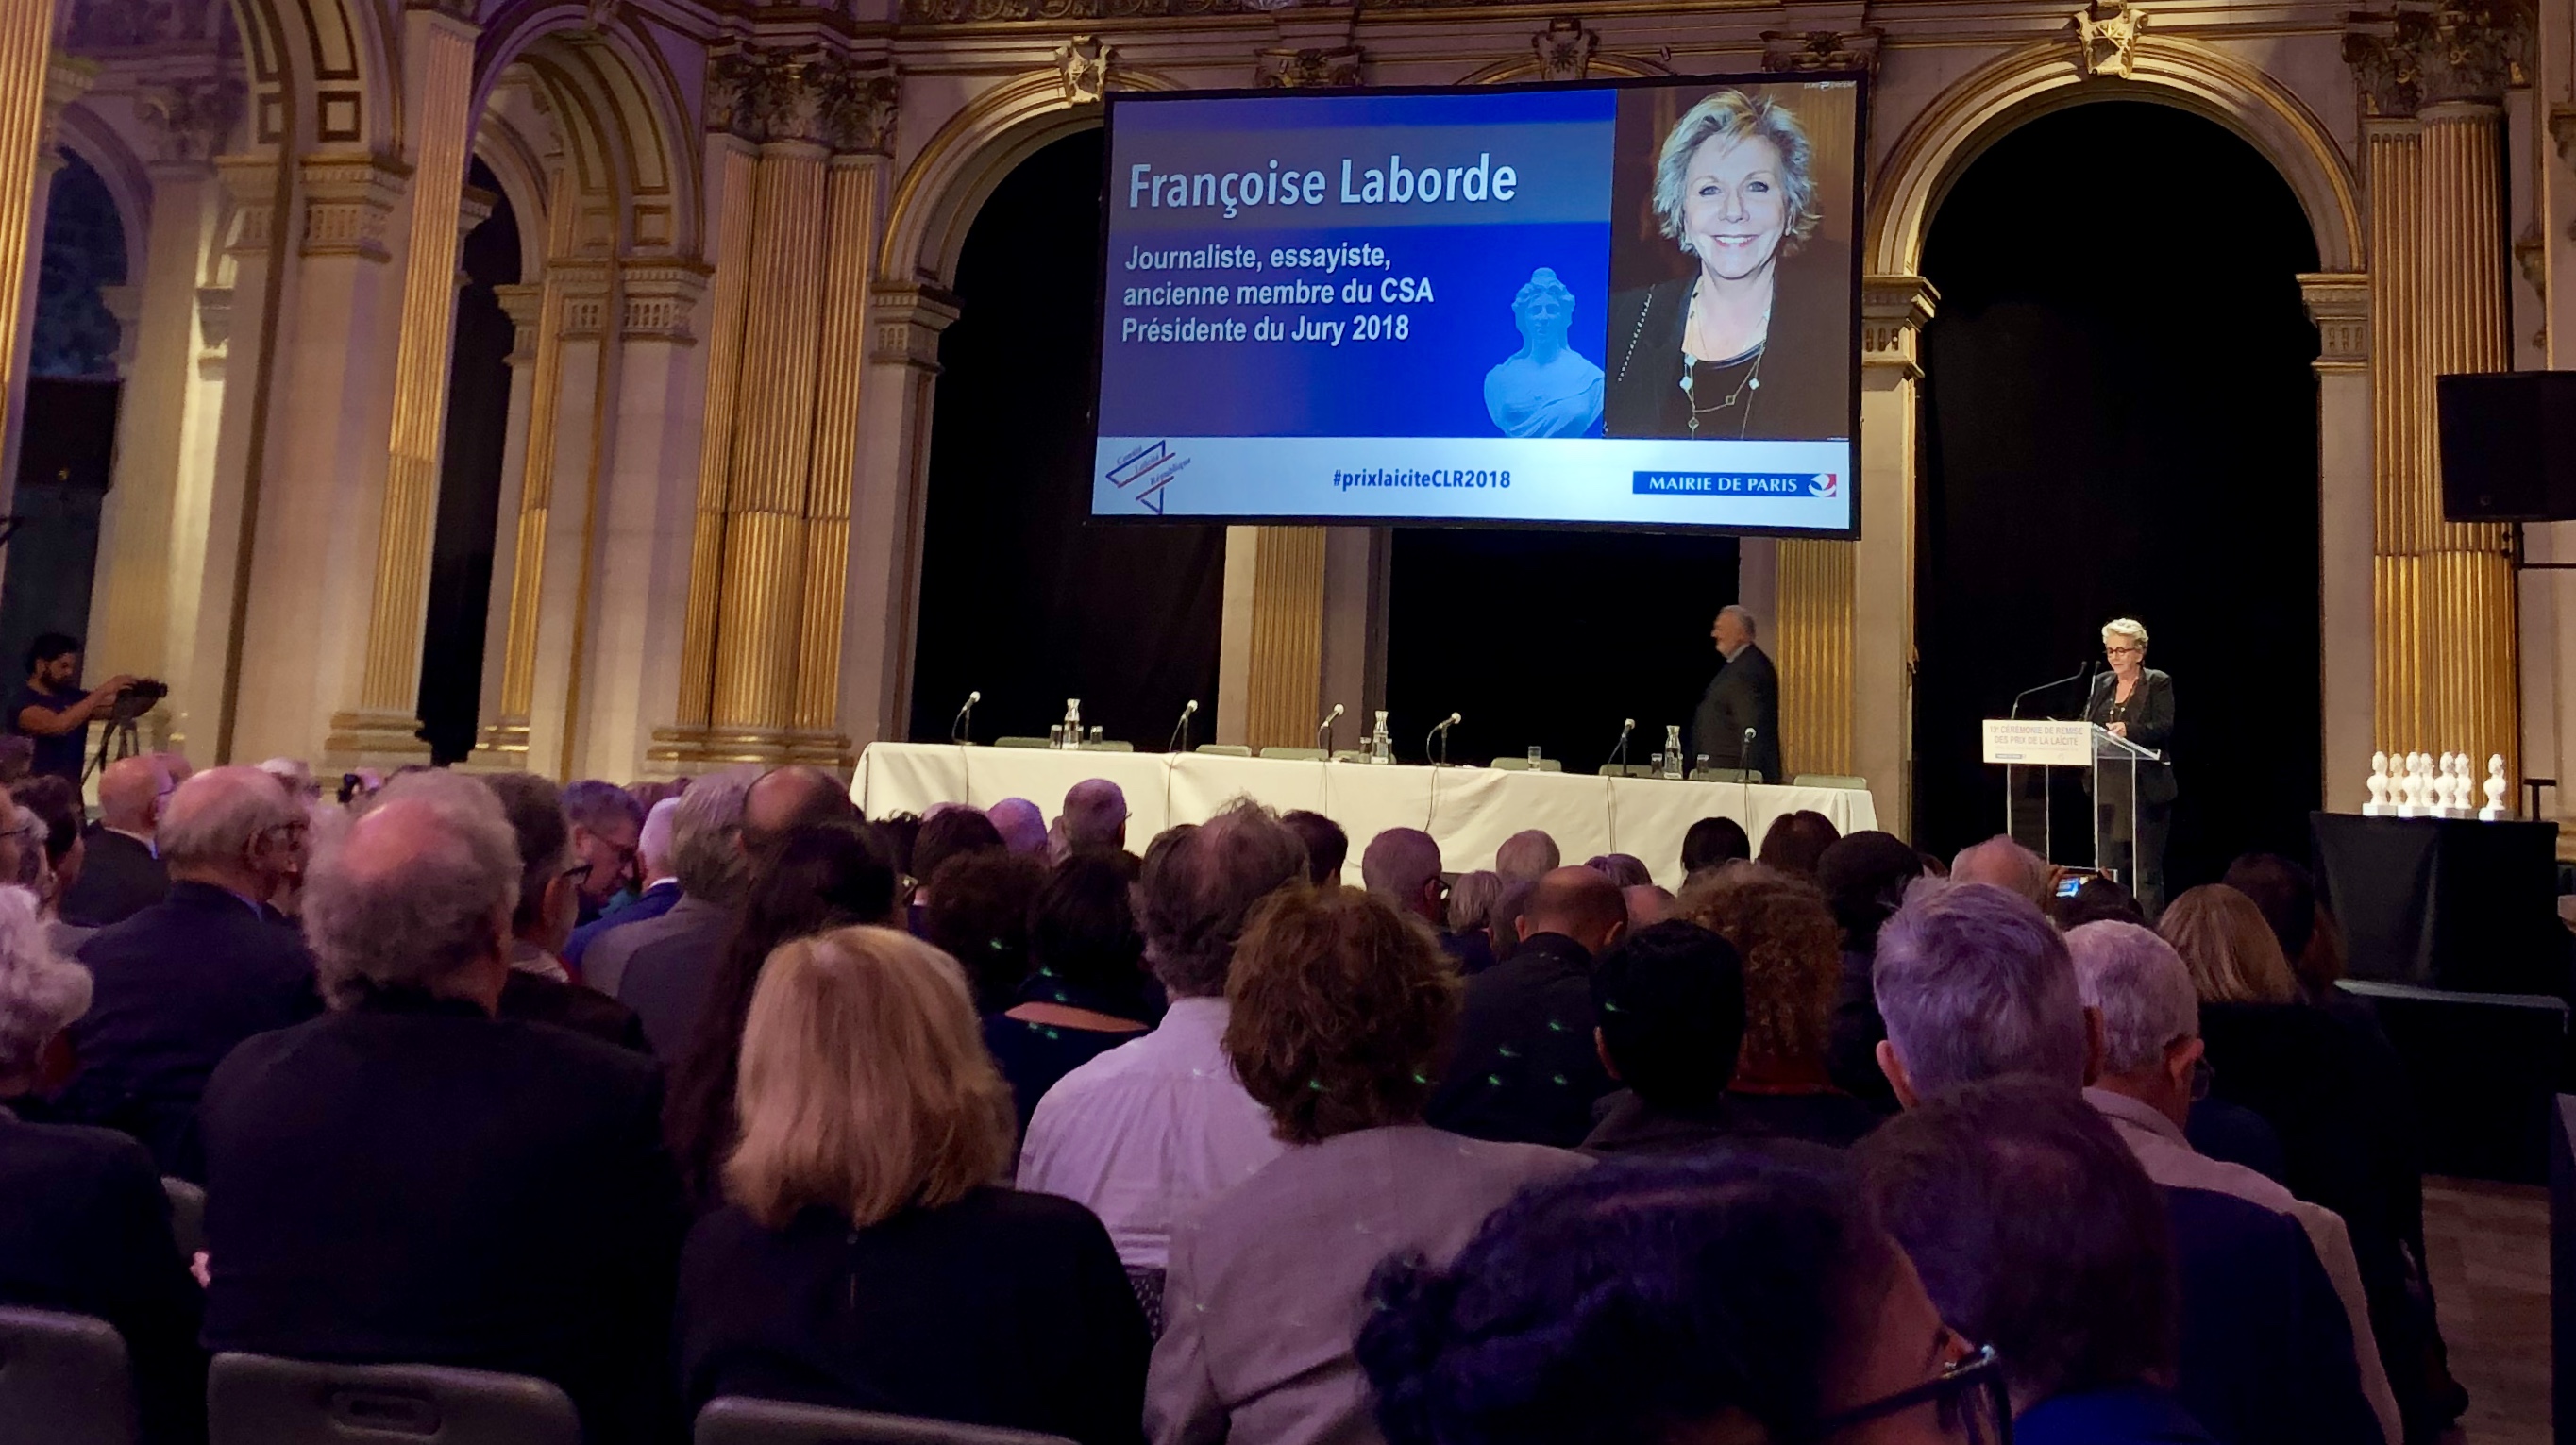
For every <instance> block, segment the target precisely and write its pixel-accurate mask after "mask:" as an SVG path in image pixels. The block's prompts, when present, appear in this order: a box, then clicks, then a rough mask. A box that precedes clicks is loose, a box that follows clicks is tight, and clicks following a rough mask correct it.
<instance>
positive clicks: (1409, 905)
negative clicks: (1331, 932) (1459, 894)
mask: <svg viewBox="0 0 2576 1445" xmlns="http://www.w3.org/2000/svg"><path fill="white" fill-rule="evenodd" d="M1360 878H1361V880H1362V881H1363V882H1364V883H1366V884H1367V886H1368V891H1369V892H1370V893H1372V894H1374V895H1376V896H1377V897H1379V898H1383V899H1385V900H1386V901H1387V903H1388V904H1390V905H1392V906H1393V907H1394V909H1395V911H1396V912H1398V913H1401V914H1403V915H1404V916H1406V917H1407V918H1416V919H1420V920H1421V921H1422V922H1423V923H1424V924H1426V925H1428V926H1429V927H1430V929H1431V930H1432V932H1433V933H1434V934H1435V935H1436V936H1437V937H1438V938H1439V940H1440V950H1441V952H1443V953H1446V954H1448V955H1449V956H1450V957H1451V958H1452V959H1455V960H1456V961H1457V964H1458V969H1459V971H1460V972H1461V973H1467V974H1477V973H1482V972H1484V971H1485V970H1486V969H1488V968H1491V967H1493V965H1494V953H1493V946H1492V945H1491V944H1490V943H1488V942H1487V941H1486V940H1485V938H1483V937H1482V936H1481V930H1472V929H1471V930H1464V931H1461V930H1456V929H1452V928H1450V927H1449V926H1448V923H1449V900H1448V896H1447V895H1448V884H1446V883H1444V882H1443V881H1441V873H1440V841H1439V840H1438V839H1436V838H1434V837H1432V836H1431V835H1430V834H1428V833H1425V832H1423V831H1422V830H1421V829H1419V828H1389V829H1387V830H1386V831H1385V832H1382V833H1380V834H1378V835H1377V836H1376V837H1374V838H1371V839H1370V840H1369V845H1368V851H1367V852H1365V853H1363V854H1361V855H1360Z"/></svg>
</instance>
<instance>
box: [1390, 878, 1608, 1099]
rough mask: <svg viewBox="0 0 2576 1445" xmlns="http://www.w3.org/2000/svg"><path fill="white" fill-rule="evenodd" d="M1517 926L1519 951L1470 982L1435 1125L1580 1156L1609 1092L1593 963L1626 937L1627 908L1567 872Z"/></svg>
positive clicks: (1603, 882) (1598, 881) (1596, 883)
mask: <svg viewBox="0 0 2576 1445" xmlns="http://www.w3.org/2000/svg"><path fill="white" fill-rule="evenodd" d="M1513 923H1514V929H1515V931H1516V932H1517V933H1518V934H1519V936H1520V947H1519V948H1518V949H1516V950H1514V951H1513V953H1512V956H1511V957H1510V958H1509V959H1506V960H1505V961H1503V962H1501V963H1498V964H1496V965H1494V966H1493V967H1492V968H1489V969H1486V970H1485V971H1484V972H1482V973H1480V974H1478V975H1476V976H1475V977H1474V978H1473V979H1470V980H1469V981H1468V983H1467V1001H1466V1007H1465V1009H1464V1011H1463V1013H1462V1015H1461V1018H1460V1021H1459V1027H1458V1051H1457V1054H1456V1057H1455V1059H1454V1060H1453V1062H1452V1063H1451V1064H1450V1066H1449V1069H1448V1072H1447V1075H1446V1077H1444V1078H1443V1079H1442V1080H1441V1083H1440V1089H1439V1092H1438V1093H1436V1094H1435V1095H1433V1096H1432V1100H1431V1109H1430V1120H1431V1123H1432V1124H1433V1125H1435V1126H1437V1127H1439V1128H1442V1129H1447V1130H1449V1131H1450V1132H1452V1133H1456V1134H1464V1135H1467V1136H1468V1137H1469V1138H1473V1139H1493V1140H1502V1141H1508V1142H1514V1143H1522V1144H1549V1145H1554V1146H1555V1147H1557V1148H1560V1149H1571V1148H1573V1147H1574V1146H1576V1145H1578V1144H1580V1143H1582V1142H1583V1136H1584V1135H1586V1134H1589V1133H1591V1132H1592V1104H1593V1101H1594V1100H1596V1099H1598V1098H1600V1097H1601V1096H1602V1095H1604V1094H1607V1093H1609V1092H1610V1089H1611V1082H1610V1076H1609V1074H1607V1073H1606V1072H1604V1071H1603V1069H1602V1067H1601V1058H1600V1054H1599V1053H1598V1051H1596V1050H1595V1048H1594V1047H1593V1043H1592V1027H1593V1016H1592V981H1591V979H1592V960H1593V959H1594V958H1595V957H1597V956H1598V955H1599V954H1600V953H1601V952H1602V951H1603V950H1605V949H1607V948H1608V947H1609V946H1610V945H1612V944H1614V943H1616V942H1618V941H1619V939H1620V937H1621V935H1623V934H1625V933H1626V932H1627V931H1628V908H1627V903H1626V901H1625V900H1624V899H1622V898H1620V896H1619V890H1618V889H1617V888H1616V887H1614V886H1612V884H1611V882H1610V880H1609V879H1607V878H1604V877H1602V876H1601V875H1600V874H1598V873H1596V872H1594V871H1592V870H1591V869H1589V868H1559V869H1556V870H1554V871H1552V872H1550V873H1548V874H1547V875H1545V876H1544V877H1542V878H1541V879H1539V881H1538V885H1537V886H1536V887H1535V888H1534V889H1532V890H1531V892H1530V897H1529V903H1528V905H1527V906H1526V907H1525V908H1524V909H1523V910H1522V912H1521V914H1520V916H1519V917H1518V918H1517V919H1515V920H1514V921H1513Z"/></svg>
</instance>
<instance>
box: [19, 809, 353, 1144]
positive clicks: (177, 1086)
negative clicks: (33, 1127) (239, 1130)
mask: <svg viewBox="0 0 2576 1445" xmlns="http://www.w3.org/2000/svg"><path fill="white" fill-rule="evenodd" d="M306 826H307V825H306V823H305V819H304V812H303V810H302V809H300V808H298V807H297V806H296V805H295V804H294V802H293V801H291V800H290V799H288V797H287V796H286V794H285V792H284V791H283V790H282V789H280V788H279V787H278V786H277V784H276V782H275V781H273V780H272V779H271V778H270V777H269V776H268V774H266V773H263V772H261V771H259V770H258V769H257V768H244V767H228V768H211V769H208V770H207V771H205V772H203V773H199V774H198V775H197V776H195V777H193V778H191V779H189V780H188V781H187V782H186V783H185V784H183V785H181V787H180V788H179V790H178V791H177V792H175V793H173V794H171V796H170V803H169V807H168V809H167V810H166V811H165V812H164V813H163V814H162V817H161V825H160V833H159V838H158V842H159V846H160V849H161V857H162V859H163V861H165V862H166V863H168V864H169V867H170V892H169V894H168V896H167V897H165V898H163V899H162V900H161V901H160V902H158V903H155V904H153V905H152V906H151V907H149V908H146V909H143V910H142V911H140V912H138V913H136V914H134V915H133V916H132V917H130V918H127V919H126V920H125V921H124V922H122V923H118V924H115V925H113V926H111V927H108V928H103V929H100V930H99V931H98V932H97V933H95V934H93V935H91V937H90V940H89V942H87V943H85V944H83V945H81V951H80V960H81V962H82V963H84V964H87V965H88V966H89V970H90V973H91V975H92V976H93V977H94V978H95V979H96V980H97V991H96V995H95V997H94V998H93V999H92V1001H91V1004H90V1009H89V1012H88V1014H87V1015H86V1016H84V1017H83V1018H82V1019H81V1020H80V1022H78V1023H76V1024H74V1025H73V1026H72V1030H71V1037H72V1045H73V1048H74V1049H75V1050H76V1051H77V1052H78V1054H79V1056H80V1061H81V1068H80V1073H79V1074H78V1075H76V1076H75V1077H74V1078H73V1079H72V1081H71V1084H70V1087H69V1088H67V1089H66V1090H65V1091H64V1092H63V1095H62V1097H61V1099H60V1100H59V1101H58V1104H59V1107H60V1109H61V1112H62V1114H63V1117H65V1118H67V1119H70V1120H74V1121H77V1122H80V1123H87V1124H103V1125H106V1126H108V1127H110V1128H114V1129H122V1130H124V1131H125V1132H127V1133H129V1134H132V1135H134V1136H135V1137H136V1138H138V1139H141V1140H142V1141H143V1143H144V1146H145V1147H146V1148H149V1149H150V1150H151V1151H152V1158H153V1160H154V1162H155V1163H157V1164H158V1165H159V1166H160V1168H161V1172H162V1173H164V1174H175V1175H177V1176H178V1177H180V1178H182V1179H188V1180H202V1179H204V1178H205V1164H204V1160H203V1156H202V1155H201V1154H200V1152H199V1148H198V1132H197V1100H198V1096H199V1095H200V1094H202V1093H203V1092H204V1091H205V1087H206V1076H207V1075H208V1074H210V1073H212V1072H213V1071H214V1068H215V1065H217V1064H218V1063H221V1062H222V1061H223V1058H224V1056H225V1055H226V1054H229V1053H231V1052H232V1051H233V1047H234V1046H235V1045H236V1044H239V1043H240V1042H241V1041H242V1040H244V1039H247V1038H249V1037H251V1036H252V1035H253V1034H261V1033H266V1032H268V1031H269V1030H271V1029H282V1028H285V1027H286V1026H288V1025H289V1024H293V1023H297V1022H299V1021H301V1020H304V1019H308V1018H311V1017H312V1016H313V1015H314V1014H316V1013H319V1012H320V1011H321V1008H322V1003H321V1000H320V998H318V997H317V996H316V995H315V993H314V981H313V959H312V956H311V955H310V954H308V953H306V952H305V950H304V943H303V940H302V939H300V938H298V937H297V936H296V933H295V929H294V928H293V927H292V926H291V925H289V924H287V923H285V922H283V921H282V920H280V919H279V918H278V917H277V916H276V915H274V914H272V913H271V912H269V911H268V910H267V908H266V907H265V905H266V904H267V902H268V900H269V897H270V895H272V894H273V893H275V892H276V890H277V886H278V883H279V881H280V880H281V879H283V878H284V877H285V876H286V874H287V871H288V869H289V868H290V867H292V866H293V865H294V860H295V858H296V855H297V846H298V842H299V840H300V839H301V837H302V835H303V833H304V830H305V828H306Z"/></svg>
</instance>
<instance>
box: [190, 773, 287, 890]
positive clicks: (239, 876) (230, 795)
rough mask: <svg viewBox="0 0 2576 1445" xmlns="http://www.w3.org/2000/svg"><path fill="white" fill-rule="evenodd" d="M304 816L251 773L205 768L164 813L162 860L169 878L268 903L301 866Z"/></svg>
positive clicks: (272, 782)
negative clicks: (208, 884) (168, 871)
mask: <svg viewBox="0 0 2576 1445" xmlns="http://www.w3.org/2000/svg"><path fill="white" fill-rule="evenodd" d="M306 827H307V823H306V819H305V816H304V810H303V809H302V808H299V807H297V806H296V805H295V801H294V800H293V799H291V798H289V797H287V796H286V790H285V789H283V788H280V787H279V786H278V785H277V780H276V779H275V778H272V777H270V776H269V775H268V774H266V773H263V772H261V771H260V770H259V769H257V768H246V767H228V768H209V769H207V770H206V771H204V772H202V773H199V774H197V775H196V776H195V777H193V778H190V779H189V780H188V781H186V782H184V783H182V784H180V785H179V788H178V790H177V791H176V792H173V793H172V794H171V795H170V801H169V803H168V805H167V806H165V807H164V808H163V809H162V812H161V822H160V826H159V828H157V829H156V830H155V836H156V838H157V839H158V840H159V846H160V849H161V857H162V859H163V860H164V861H166V862H167V863H168V864H169V865H170V876H171V878H173V879H174V880H177V881H180V882H188V883H210V884H213V885H214V886H215V887H218V888H226V889H230V890H231V891H232V892H234V893H236V894H238V895H240V896H241V897H243V898H247V899H249V900H250V901H251V902H253V903H266V902H267V901H269V899H271V898H273V897H275V896H276V894H277V890H278V888H279V886H280V885H282V884H283V883H285V881H286V880H287V879H288V878H289V877H291V876H292V875H293V874H294V873H295V872H296V871H297V870H298V869H300V868H301V867H302V864H303V848H304V833H305V829H306Z"/></svg>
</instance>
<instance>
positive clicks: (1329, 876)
mask: <svg viewBox="0 0 2576 1445" xmlns="http://www.w3.org/2000/svg"><path fill="white" fill-rule="evenodd" d="M1279 821H1280V822H1282V823H1285V824H1287V825H1288V831H1289V832H1291V833H1294V834H1296V835H1297V837H1298V840H1299V841H1301V842H1303V843H1304V844H1305V845H1306V881H1307V882H1309V883H1312V884H1314V885H1315V886H1316V887H1318V888H1321V887H1323V886H1324V885H1325V884H1327V883H1339V882H1341V881H1342V866H1343V865H1344V864H1346V863H1348V862H1349V861H1350V858H1351V835H1350V834H1348V833H1345V832H1343V831H1342V825H1341V824H1339V823H1336V822H1334V821H1333V820H1332V819H1330V818H1327V817H1325V816H1324V815H1323V814H1321V813H1318V812H1315V811H1313V810H1311V809H1307V808H1299V809H1297V810H1296V811H1294V812H1290V813H1282V814H1280V815H1279ZM1381 836H1383V835H1381ZM1424 836H1426V837H1428V836H1429V835H1428V834H1425V835H1424ZM1434 846H1435V847H1436V846H1437V845H1434ZM1360 866H1361V869H1362V875H1363V876H1365V875H1366V870H1367V867H1368V860H1367V858H1366V856H1365V855H1363V856H1362V858H1361V860H1360ZM1434 926H1435V927H1436V926H1437V925H1436V924H1435V925H1434Z"/></svg>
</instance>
